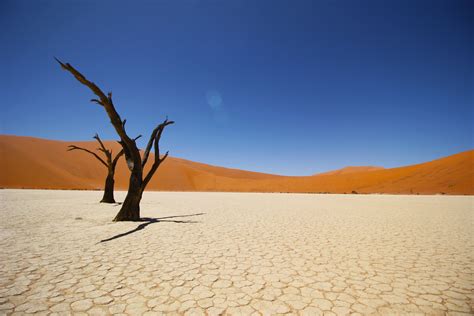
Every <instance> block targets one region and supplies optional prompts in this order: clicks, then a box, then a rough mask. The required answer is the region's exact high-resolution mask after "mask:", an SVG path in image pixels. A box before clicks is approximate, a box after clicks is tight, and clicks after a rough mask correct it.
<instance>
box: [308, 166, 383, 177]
mask: <svg viewBox="0 0 474 316" xmlns="http://www.w3.org/2000/svg"><path fill="white" fill-rule="evenodd" d="M382 169H383V167H378V166H349V167H344V168H342V169H337V170H331V171H327V172H323V173H317V174H315V176H322V175H326V176H328V175H336V174H348V173H355V172H364V171H375V170H382Z"/></svg>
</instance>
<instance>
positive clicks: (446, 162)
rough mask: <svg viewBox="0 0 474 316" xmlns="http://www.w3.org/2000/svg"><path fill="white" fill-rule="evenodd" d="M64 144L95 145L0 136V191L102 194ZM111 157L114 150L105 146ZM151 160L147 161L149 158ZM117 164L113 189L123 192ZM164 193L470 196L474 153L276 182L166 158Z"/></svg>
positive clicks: (160, 181)
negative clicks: (94, 191)
mask: <svg viewBox="0 0 474 316" xmlns="http://www.w3.org/2000/svg"><path fill="white" fill-rule="evenodd" d="M69 144H76V145H78V146H82V147H86V148H88V149H90V150H95V149H96V148H97V143H95V142H93V141H90V142H63V141H53V140H46V139H39V138H33V137H20V136H9V135H0V164H1V166H2V171H1V172H0V186H1V187H3V188H33V189H88V190H91V189H102V187H103V182H104V179H105V175H106V170H105V168H104V167H103V166H102V165H101V164H100V163H99V162H98V161H97V160H96V159H94V158H93V157H91V156H90V155H89V154H87V153H84V152H80V151H73V152H68V151H66V149H67V146H68V145H69ZM106 146H109V147H111V148H113V150H114V152H117V151H118V150H120V146H119V145H118V144H117V143H116V142H113V141H107V142H106ZM151 159H153V157H151ZM128 174H129V172H128V169H127V168H126V166H125V163H124V161H123V159H121V160H120V162H119V164H118V166H117V171H116V188H117V189H122V190H124V189H127V187H128ZM147 189H148V190H169V191H237V192H324V193H352V192H357V193H394V194H470V195H472V194H474V150H470V151H466V152H462V153H459V154H455V155H452V156H449V157H445V158H441V159H438V160H434V161H430V162H426V163H422V164H417V165H412V166H406V167H400V168H392V169H383V168H382V167H373V166H368V167H347V168H343V169H340V170H334V171H330V172H326V173H321V174H316V175H312V176H305V177H289V176H278V175H271V174H265V173H257V172H249V171H243V170H238V169H229V168H223V167H216V166H211V165H207V164H203V163H197V162H193V161H189V160H185V159H179V158H174V157H168V159H167V160H166V161H165V162H164V163H163V165H162V166H161V167H160V169H159V170H158V171H157V173H156V174H155V176H154V178H153V179H152V181H151V182H150V184H149V185H148V187H147Z"/></svg>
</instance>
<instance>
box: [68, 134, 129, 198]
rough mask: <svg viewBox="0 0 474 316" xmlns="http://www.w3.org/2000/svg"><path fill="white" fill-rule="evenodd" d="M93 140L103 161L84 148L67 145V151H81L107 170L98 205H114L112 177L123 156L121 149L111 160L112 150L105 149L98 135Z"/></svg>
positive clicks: (113, 181) (113, 182)
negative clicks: (95, 141) (91, 156)
mask: <svg viewBox="0 0 474 316" xmlns="http://www.w3.org/2000/svg"><path fill="white" fill-rule="evenodd" d="M94 138H95V139H96V140H97V141H98V142H99V145H100V147H99V148H98V150H100V151H101V152H103V153H104V155H105V160H104V159H102V158H101V157H100V156H99V155H97V154H96V153H95V152H93V151H90V150H88V149H86V148H82V147H78V146H76V145H69V146H68V148H69V149H68V151H71V150H82V151H85V152H87V153H89V154H91V155H93V156H94V157H95V158H97V160H99V161H100V162H101V163H102V164H103V165H104V166H105V167H106V168H107V178H105V185H104V196H103V197H102V200H101V201H100V203H115V199H114V184H115V180H114V175H115V167H116V166H117V161H118V160H119V158H120V157H121V156H122V155H123V149H122V150H121V151H120V152H119V153H118V154H117V155H116V156H115V157H114V158H113V159H112V150H109V149H107V148H105V146H104V143H103V142H102V140H101V139H100V137H99V135H98V134H95V136H94Z"/></svg>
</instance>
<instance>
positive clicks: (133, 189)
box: [114, 170, 143, 222]
mask: <svg viewBox="0 0 474 316" xmlns="http://www.w3.org/2000/svg"><path fill="white" fill-rule="evenodd" d="M142 193H143V191H142V172H141V170H140V171H132V174H131V175H130V182H129V185H128V192H127V196H126V197H125V201H124V202H123V204H122V207H121V208H120V211H119V212H118V214H117V215H116V216H115V218H114V222H120V221H139V220H140V200H141V199H142Z"/></svg>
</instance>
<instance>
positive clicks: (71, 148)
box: [67, 145, 109, 168]
mask: <svg viewBox="0 0 474 316" xmlns="http://www.w3.org/2000/svg"><path fill="white" fill-rule="evenodd" d="M68 148H69V149H68V150H67V151H72V150H82V151H85V152H88V153H89V154H91V155H93V156H94V157H95V158H97V159H98V160H99V161H100V162H101V163H102V164H103V165H104V166H106V167H107V168H108V167H109V166H108V165H107V163H106V162H105V161H104V160H103V159H102V158H100V157H99V156H98V155H97V154H96V153H95V152H92V151H90V150H88V149H85V148H82V147H78V146H76V145H69V146H68Z"/></svg>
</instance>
